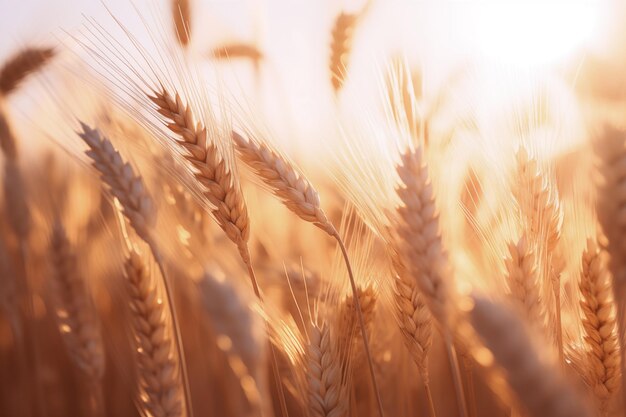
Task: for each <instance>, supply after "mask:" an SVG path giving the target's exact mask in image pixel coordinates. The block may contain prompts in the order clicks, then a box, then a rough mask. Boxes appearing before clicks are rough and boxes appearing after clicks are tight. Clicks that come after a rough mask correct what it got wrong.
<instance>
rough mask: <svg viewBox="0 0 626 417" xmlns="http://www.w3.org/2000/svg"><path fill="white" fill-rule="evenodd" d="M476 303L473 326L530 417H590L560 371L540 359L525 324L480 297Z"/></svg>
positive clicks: (585, 407)
mask: <svg viewBox="0 0 626 417" xmlns="http://www.w3.org/2000/svg"><path fill="white" fill-rule="evenodd" d="M473 301H474V307H473V309H472V310H471V312H470V321H471V323H472V326H473V327H474V329H475V330H476V332H477V333H478V335H479V336H480V338H481V340H482V341H483V342H484V344H485V346H486V347H487V348H488V349H489V350H490V351H491V353H492V354H493V358H494V360H495V362H496V364H498V365H499V366H500V367H501V368H502V369H503V370H504V372H505V378H506V381H507V383H508V384H509V386H510V388H511V389H512V390H513V392H514V393H515V395H516V397H517V399H518V401H519V404H520V405H522V406H523V407H524V408H526V410H527V411H528V413H529V414H528V415H529V416H533V417H544V416H551V417H591V413H590V412H589V409H588V407H587V405H586V404H585V403H584V402H583V401H582V398H581V397H580V396H579V395H578V393H577V392H576V391H575V390H574V389H573V388H572V387H571V386H570V385H568V383H567V381H566V379H565V378H564V377H563V376H562V375H561V374H560V372H559V369H558V368H556V367H553V366H550V365H548V364H546V363H544V362H543V361H542V360H541V359H540V357H539V355H538V353H537V351H536V350H535V348H534V346H533V343H532V342H531V340H530V336H529V334H528V332H527V330H526V328H525V327H524V324H523V322H522V321H521V320H520V319H519V318H518V317H517V316H516V315H515V314H514V313H513V312H512V311H510V310H509V309H507V308H506V307H505V306H503V305H501V304H498V303H495V302H492V301H489V300H487V299H486V298H483V297H480V296H474V297H473Z"/></svg>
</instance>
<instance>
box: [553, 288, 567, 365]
mask: <svg viewBox="0 0 626 417" xmlns="http://www.w3.org/2000/svg"><path fill="white" fill-rule="evenodd" d="M554 307H555V309H556V343H557V347H558V349H559V363H560V364H561V366H565V358H564V356H563V328H562V327H561V288H560V280H559V279H556V282H555V284H554Z"/></svg>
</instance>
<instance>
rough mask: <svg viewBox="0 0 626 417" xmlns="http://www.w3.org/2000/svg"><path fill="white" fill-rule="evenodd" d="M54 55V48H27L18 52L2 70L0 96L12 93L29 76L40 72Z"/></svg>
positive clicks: (0, 71)
mask: <svg viewBox="0 0 626 417" xmlns="http://www.w3.org/2000/svg"><path fill="white" fill-rule="evenodd" d="M54 54H55V52H54V49H52V48H25V49H22V50H21V51H19V52H17V53H16V54H15V55H13V56H12V57H11V58H9V60H8V61H7V62H6V63H5V64H4V66H3V67H2V69H0V94H1V95H4V96H7V95H9V94H10V93H12V92H13V91H14V90H15V89H16V88H17V87H18V86H19V84H20V83H21V82H22V81H23V80H24V79H25V78H26V77H27V76H28V74H30V73H32V72H35V71H38V70H39V69H40V68H41V67H43V66H44V65H45V64H46V63H47V62H48V61H49V60H50V59H51V58H52V57H53V56H54Z"/></svg>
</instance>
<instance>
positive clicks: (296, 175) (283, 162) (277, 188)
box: [233, 132, 384, 417]
mask: <svg viewBox="0 0 626 417" xmlns="http://www.w3.org/2000/svg"><path fill="white" fill-rule="evenodd" d="M233 141H234V142H235V146H236V147H237V151H238V153H239V155H240V158H241V160H243V161H244V162H245V163H246V164H247V165H248V166H249V167H250V168H252V169H253V170H254V171H255V172H256V173H257V175H258V176H259V177H260V178H261V180H262V181H263V182H264V183H265V184H266V185H267V186H268V187H269V188H270V189H271V190H272V192H273V193H274V195H275V196H276V197H278V198H279V199H280V200H281V201H282V202H283V204H284V205H285V206H286V207H287V208H288V209H289V210H291V211H292V212H293V213H295V214H296V215H297V216H298V217H300V218H301V219H303V220H304V221H307V222H311V223H313V224H314V225H316V226H317V227H319V228H320V229H322V230H323V231H325V232H326V233H328V234H329V235H330V236H331V237H333V238H334V239H335V240H336V241H337V244H338V245H339V248H340V249H341V253H342V256H343V259H344V262H345V264H346V268H347V269H348V278H349V280H350V287H351V289H352V295H353V297H354V300H355V303H354V307H355V310H356V312H357V317H358V320H359V327H360V330H361V337H362V339H363V347H364V348H365V354H366V356H367V362H368V367H369V371H370V377H371V379H372V385H373V386H374V391H375V392H376V397H377V404H378V411H379V413H380V416H381V417H382V416H383V415H384V412H383V408H382V401H381V400H380V391H379V389H378V384H377V382H376V376H375V374H374V365H373V363H372V355H371V352H370V347H369V339H368V337H367V329H366V328H365V321H364V318H363V311H362V308H361V302H360V300H359V297H358V296H357V294H358V290H357V287H356V282H355V280H354V274H353V272H352V266H351V265H350V260H349V257H348V251H347V250H346V247H345V244H344V243H343V240H342V238H341V236H340V235H339V232H337V229H335V227H334V226H333V224H332V223H331V222H330V221H329V220H328V218H327V217H326V214H325V213H324V210H322V208H321V203H320V197H319V193H318V192H317V190H316V189H315V188H314V187H313V186H312V185H311V183H310V182H309V181H308V180H307V179H306V177H305V176H304V175H303V174H302V173H301V172H300V171H299V170H298V169H297V168H296V167H295V166H294V165H293V164H292V163H291V162H290V161H289V160H288V159H287V158H286V157H284V156H282V155H280V153H278V152H277V151H275V150H273V149H271V148H270V147H269V145H268V144H266V143H261V142H260V141H258V140H254V139H249V140H246V139H244V138H243V137H242V136H241V135H239V134H237V133H236V132H233Z"/></svg>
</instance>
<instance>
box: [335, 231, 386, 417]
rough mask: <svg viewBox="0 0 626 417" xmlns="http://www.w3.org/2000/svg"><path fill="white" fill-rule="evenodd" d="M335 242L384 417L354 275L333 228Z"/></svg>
mask: <svg viewBox="0 0 626 417" xmlns="http://www.w3.org/2000/svg"><path fill="white" fill-rule="evenodd" d="M331 236H332V237H334V238H335V239H336V240H337V243H338V244H339V248H340V249H341V254H342V255H343V259H344V261H345V263H346V268H347V269H348V277H349V278H350V286H351V287H352V295H353V298H354V308H355V309H356V313H357V317H358V318H359V326H360V327H361V337H362V338H363V348H364V349H365V355H366V356H367V364H368V366H369V371H370V377H371V379H372V385H373V386H374V391H375V393H376V403H377V405H378V414H379V415H380V417H384V415H385V413H384V411H383V402H382V400H381V398H380V390H379V389H378V382H376V375H375V373H374V363H373V362H372V354H371V352H370V343H369V339H368V337H367V331H366V330H365V320H363V311H362V310H361V301H360V300H359V294H358V292H357V288H356V283H355V281H354V275H353V273H352V266H351V265H350V260H349V259H348V251H347V250H346V247H345V245H344V244H343V240H342V239H341V236H339V233H338V232H337V230H336V229H335V228H333V232H332V234H331Z"/></svg>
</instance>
